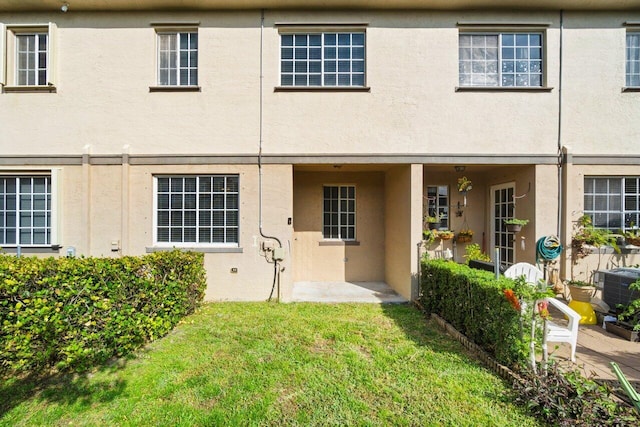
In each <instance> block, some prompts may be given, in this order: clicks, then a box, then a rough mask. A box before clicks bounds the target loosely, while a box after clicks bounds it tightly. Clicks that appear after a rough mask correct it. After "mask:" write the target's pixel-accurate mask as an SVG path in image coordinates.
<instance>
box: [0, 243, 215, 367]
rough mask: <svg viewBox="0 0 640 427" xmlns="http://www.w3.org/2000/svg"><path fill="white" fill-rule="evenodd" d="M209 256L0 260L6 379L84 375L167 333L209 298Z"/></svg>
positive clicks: (0, 336) (0, 353) (0, 351)
mask: <svg viewBox="0 0 640 427" xmlns="http://www.w3.org/2000/svg"><path fill="white" fill-rule="evenodd" d="M203 260H204V258H203V255H202V254H197V253H187V252H180V251H172V252H158V253H154V254H150V255H146V256H143V257H122V258H57V259H56V258H47V259H38V258H28V257H22V258H16V257H13V256H8V255H1V256H0V327H1V329H0V375H5V374H19V373H25V372H31V373H37V372H42V371H46V370H49V369H52V368H55V369H58V370H70V371H83V370H86V369H89V368H90V367H92V366H94V365H96V364H99V363H102V362H104V361H106V360H107V359H109V358H111V357H114V356H123V355H126V354H128V353H130V352H131V351H133V350H135V349H137V348H139V347H140V346H141V345H143V344H144V343H146V342H149V341H151V340H154V339H156V338H158V337H161V336H163V335H165V334H166V333H167V332H169V331H170V330H171V329H172V328H173V327H174V326H175V325H176V324H177V323H178V321H179V320H180V319H181V318H182V317H184V316H185V315H187V314H189V313H191V312H193V311H194V309H195V308H196V306H197V305H198V303H199V302H200V301H201V300H202V298H203V296H204V289H205V286H206V278H205V272H204V266H203Z"/></svg>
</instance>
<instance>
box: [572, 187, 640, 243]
mask: <svg viewBox="0 0 640 427" xmlns="http://www.w3.org/2000/svg"><path fill="white" fill-rule="evenodd" d="M584 213H585V215H589V216H590V217H591V220H592V224H593V225H594V227H596V228H604V229H607V230H611V231H614V232H615V231H619V230H622V231H626V230H628V229H632V228H637V227H638V226H640V177H637V176H627V177H595V176H586V177H585V178H584Z"/></svg>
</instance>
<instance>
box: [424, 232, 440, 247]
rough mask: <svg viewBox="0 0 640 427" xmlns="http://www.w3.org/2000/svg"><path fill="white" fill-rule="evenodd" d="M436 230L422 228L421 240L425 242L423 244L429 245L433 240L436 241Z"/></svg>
mask: <svg viewBox="0 0 640 427" xmlns="http://www.w3.org/2000/svg"><path fill="white" fill-rule="evenodd" d="M438 234H439V233H438V230H436V229H431V228H429V229H426V230H422V240H423V241H424V242H425V244H427V245H430V244H432V243H433V242H435V241H436V239H437V238H438Z"/></svg>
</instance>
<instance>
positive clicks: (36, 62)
mask: <svg viewBox="0 0 640 427" xmlns="http://www.w3.org/2000/svg"><path fill="white" fill-rule="evenodd" d="M55 29H56V25H55V24H54V23H49V24H12V25H4V24H0V52H1V54H0V84H2V85H6V86H5V88H4V90H5V91H21V92H24V91H42V90H45V91H49V92H55V86H54V82H55V76H54V66H53V65H54V49H53V47H54V44H55V43H54V41H55Z"/></svg>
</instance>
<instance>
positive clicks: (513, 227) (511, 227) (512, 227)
mask: <svg viewBox="0 0 640 427" xmlns="http://www.w3.org/2000/svg"><path fill="white" fill-rule="evenodd" d="M505 225H506V226H507V231H508V232H510V233H519V232H520V230H522V226H521V225H520V224H505Z"/></svg>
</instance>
